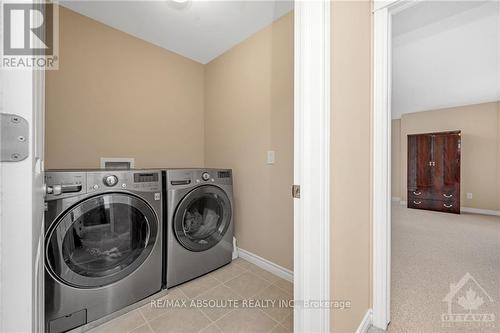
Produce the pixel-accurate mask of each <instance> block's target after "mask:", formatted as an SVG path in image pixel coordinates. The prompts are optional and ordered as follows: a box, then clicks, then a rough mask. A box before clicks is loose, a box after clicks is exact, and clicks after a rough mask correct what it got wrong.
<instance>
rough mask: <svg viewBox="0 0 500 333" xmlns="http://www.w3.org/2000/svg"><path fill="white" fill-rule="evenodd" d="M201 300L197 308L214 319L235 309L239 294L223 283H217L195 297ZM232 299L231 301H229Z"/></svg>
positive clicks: (239, 297)
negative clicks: (199, 306) (200, 305)
mask: <svg viewBox="0 0 500 333" xmlns="http://www.w3.org/2000/svg"><path fill="white" fill-rule="evenodd" d="M196 300H197V301H202V302H203V303H204V304H202V306H203V307H201V308H199V309H200V310H201V311H203V313H204V314H205V315H206V316H207V317H208V318H210V319H211V320H213V321H216V320H217V319H219V318H220V317H222V316H223V315H225V314H226V313H228V312H230V311H232V310H234V309H235V306H234V305H235V303H234V301H235V300H238V301H239V300H241V296H240V295H238V294H237V293H236V292H234V291H233V290H231V289H229V288H228V287H226V286H225V285H222V284H221V285H219V286H217V287H215V288H213V289H210V290H209V291H207V292H205V293H203V294H201V295H200V296H198V297H197V298H196ZM230 301H232V302H230Z"/></svg>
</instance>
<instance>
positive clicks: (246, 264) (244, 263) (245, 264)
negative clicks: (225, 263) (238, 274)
mask: <svg viewBox="0 0 500 333" xmlns="http://www.w3.org/2000/svg"><path fill="white" fill-rule="evenodd" d="M232 263H233V264H236V265H239V266H240V267H242V268H244V269H251V268H252V267H254V266H255V265H254V264H251V263H249V262H248V261H246V260H244V259H241V258H237V259H235V260H233V262H232Z"/></svg>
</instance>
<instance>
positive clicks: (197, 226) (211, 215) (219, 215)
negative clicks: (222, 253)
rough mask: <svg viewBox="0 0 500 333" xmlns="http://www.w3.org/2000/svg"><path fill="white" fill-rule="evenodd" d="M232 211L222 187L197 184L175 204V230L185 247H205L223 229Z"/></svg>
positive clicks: (219, 235)
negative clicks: (198, 185) (197, 185)
mask: <svg viewBox="0 0 500 333" xmlns="http://www.w3.org/2000/svg"><path fill="white" fill-rule="evenodd" d="M231 213H232V212H231V203H230V201H229V198H228V196H227V195H226V193H225V192H224V191H223V190H222V189H220V188H219V187H217V186H213V185H205V186H200V187H197V188H196V189H194V190H192V191H191V192H189V193H188V194H186V196H185V197H184V198H183V199H182V200H181V202H180V203H179V205H178V206H177V210H176V212H175V215H174V233H175V235H176V237H177V240H178V241H179V242H180V243H181V244H182V246H184V247H185V248H186V249H188V250H190V251H197V252H199V251H205V250H208V249H210V248H211V247H213V246H215V245H216V244H217V243H219V241H220V240H221V239H222V237H223V236H224V234H225V233H226V231H227V228H228V227H229V224H230V223H231Z"/></svg>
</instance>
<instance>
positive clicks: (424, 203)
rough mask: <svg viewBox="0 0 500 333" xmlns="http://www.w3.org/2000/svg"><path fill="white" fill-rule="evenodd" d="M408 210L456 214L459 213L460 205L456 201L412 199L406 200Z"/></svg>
mask: <svg viewBox="0 0 500 333" xmlns="http://www.w3.org/2000/svg"><path fill="white" fill-rule="evenodd" d="M408 208H416V209H426V210H434V211H438V212H448V213H456V214H459V213H460V205H459V204H458V201H457V200H429V199H415V198H414V199H411V200H408Z"/></svg>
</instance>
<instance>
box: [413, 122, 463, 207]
mask: <svg viewBox="0 0 500 333" xmlns="http://www.w3.org/2000/svg"><path fill="white" fill-rule="evenodd" d="M460 139H461V137H460V131H452V132H439V133H426V134H414V135H408V197H407V198H408V208H417V209H427V210H434V211H440V212H448V213H455V214H460V145H461V140H460Z"/></svg>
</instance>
